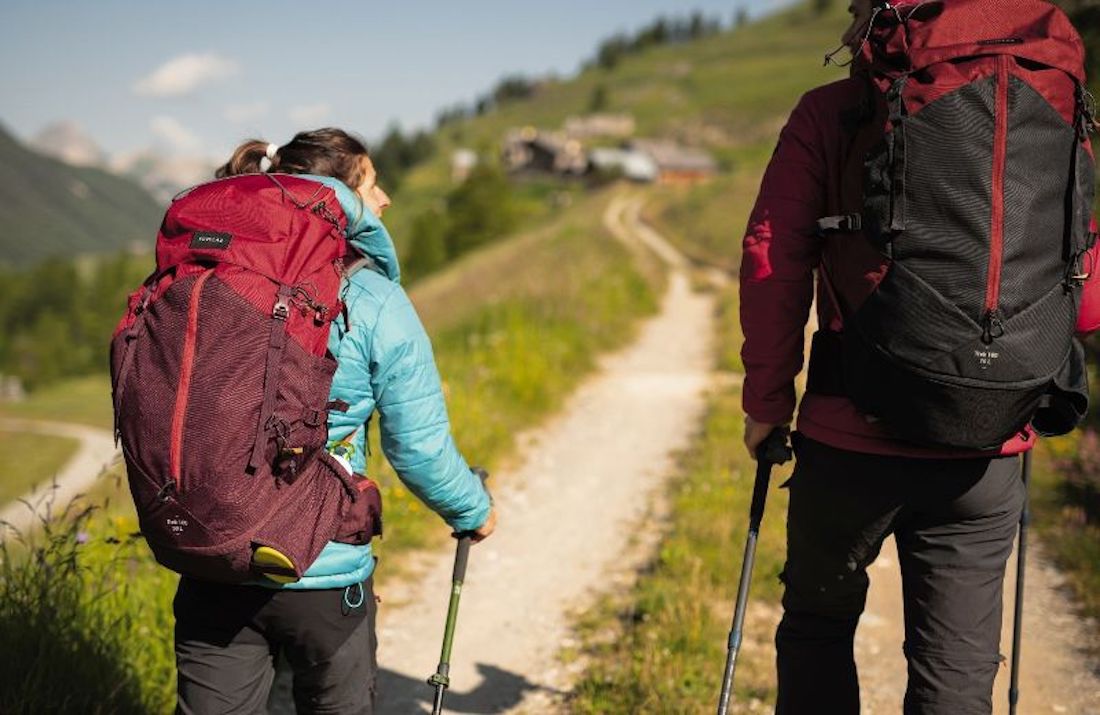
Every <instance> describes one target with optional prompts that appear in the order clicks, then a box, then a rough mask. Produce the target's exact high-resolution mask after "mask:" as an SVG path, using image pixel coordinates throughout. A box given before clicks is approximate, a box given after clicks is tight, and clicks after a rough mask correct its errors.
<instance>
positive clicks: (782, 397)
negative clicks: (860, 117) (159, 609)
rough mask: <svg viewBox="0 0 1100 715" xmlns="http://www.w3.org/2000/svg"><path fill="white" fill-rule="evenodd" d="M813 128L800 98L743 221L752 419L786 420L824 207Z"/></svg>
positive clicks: (745, 353) (747, 399) (747, 404)
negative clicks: (747, 219) (754, 200)
mask: <svg viewBox="0 0 1100 715" xmlns="http://www.w3.org/2000/svg"><path fill="white" fill-rule="evenodd" d="M820 131H821V129H820V127H819V126H818V122H816V121H815V119H814V116H813V112H812V110H811V107H810V102H809V101H808V100H807V99H806V98H805V97H804V98H803V99H802V101H801V102H800V103H799V105H798V106H797V107H796V108H795V110H794V112H793V113H792V114H791V117H790V120H789V121H788V123H787V126H786V127H785V128H784V129H783V132H782V133H781V134H780V139H779V145H778V146H777V147H776V150H775V153H774V154H773V156H772V159H771V162H770V163H769V164H768V168H767V171H766V172H765V174H764V179H763V182H762V184H761V187H760V194H759V196H758V198H757V201H756V206H755V208H754V209H753V212H752V214H751V216H750V219H749V225H748V230H747V231H746V234H745V238H744V243H743V250H742V257H741V307H740V310H741V328H742V332H743V334H744V340H745V342H744V344H743V345H742V349H741V357H742V362H743V364H744V366H745V384H744V390H743V398H742V399H743V403H744V408H745V412H746V413H747V414H748V415H749V416H751V417H752V418H753V419H755V420H757V421H759V422H764V423H768V424H785V423H788V422H790V421H791V419H792V418H793V415H794V409H795V387H794V379H795V377H796V376H797V375H798V373H799V372H800V371H801V370H802V364H803V348H804V345H803V344H804V338H803V334H804V330H805V325H806V319H807V317H808V316H809V311H810V306H811V305H812V303H813V294H814V276H813V271H814V268H815V267H816V266H817V264H818V262H819V260H820V251H821V246H820V239H819V238H818V237H817V230H816V226H817V220H818V219H820V218H822V216H824V213H825V207H826V198H825V197H826V194H825V186H824V181H825V178H824V175H825V171H826V168H825V167H826V164H825V157H824V154H823V153H822V150H821V146H820V144H821V143H820V140H819V136H820Z"/></svg>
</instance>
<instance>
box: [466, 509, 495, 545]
mask: <svg viewBox="0 0 1100 715" xmlns="http://www.w3.org/2000/svg"><path fill="white" fill-rule="evenodd" d="M496 528H497V508H496V507H495V506H494V507H493V508H492V509H490V510H489V517H488V518H487V519H486V520H485V523H484V524H482V525H481V526H479V527H477V528H476V529H474V533H473V536H472V537H471V538H473V541H474V543H475V544H476V543H478V542H481V541H485V539H488V538H489V536H490V534H492V533H493V532H494V531H495V530H496Z"/></svg>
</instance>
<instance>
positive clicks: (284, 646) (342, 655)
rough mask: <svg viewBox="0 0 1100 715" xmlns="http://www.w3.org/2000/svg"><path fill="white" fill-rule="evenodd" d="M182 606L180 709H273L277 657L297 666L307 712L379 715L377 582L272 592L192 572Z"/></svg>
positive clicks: (183, 582)
mask: <svg viewBox="0 0 1100 715" xmlns="http://www.w3.org/2000/svg"><path fill="white" fill-rule="evenodd" d="M173 608H174V611H175V615H176V669H177V673H178V689H177V692H178V697H179V699H178V704H177V708H176V712H177V713H179V714H180V715H213V714H215V713H242V714H251V713H266V712H267V707H268V694H269V692H270V691H271V685H272V682H273V680H274V677H275V668H274V663H275V659H276V657H281V658H283V659H285V660H286V661H287V662H288V663H289V665H290V667H291V668H292V669H293V671H294V685H293V693H294V704H295V707H296V708H297V711H298V713H340V714H341V715H344V714H349V715H372V714H373V713H374V691H375V678H376V674H377V663H376V660H375V652H376V650H377V643H378V642H377V638H376V636H375V631H374V626H375V614H376V611H377V604H376V603H375V599H374V591H373V588H372V581H371V580H370V579H368V580H367V581H366V582H364V583H363V584H362V585H361V586H360V585H356V586H352V587H350V588H348V589H332V590H318V591H273V590H270V589H265V588H261V587H258V586H231V585H226V584H216V583H208V582H203V581H196V580H194V579H188V578H183V579H180V585H179V588H178V590H177V591H176V598H175V601H174V602H173Z"/></svg>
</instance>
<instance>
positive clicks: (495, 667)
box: [379, 199, 714, 713]
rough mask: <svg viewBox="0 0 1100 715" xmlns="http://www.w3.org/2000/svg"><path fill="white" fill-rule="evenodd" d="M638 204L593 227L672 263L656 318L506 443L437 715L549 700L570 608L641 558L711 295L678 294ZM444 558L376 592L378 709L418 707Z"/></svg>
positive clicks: (695, 392)
mask: <svg viewBox="0 0 1100 715" xmlns="http://www.w3.org/2000/svg"><path fill="white" fill-rule="evenodd" d="M639 208H640V204H639V202H638V201H636V200H625V199H619V200H615V201H614V202H612V204H611V206H610V207H609V208H608V210H607V213H606V214H605V217H604V218H605V223H606V224H607V226H608V228H609V229H610V230H612V232H613V233H614V234H615V235H616V236H617V237H619V238H620V239H622V240H628V241H636V242H641V243H642V244H643V245H646V246H647V247H649V248H652V249H654V250H655V252H656V253H657V254H658V255H659V256H662V258H664V259H665V260H666V262H668V263H670V264H671V268H672V270H671V276H670V283H669V288H668V292H667V294H666V295H665V297H664V301H663V303H662V307H661V311H660V313H659V314H658V315H657V316H655V317H653V318H651V319H650V320H649V321H648V322H647V323H645V324H644V326H643V327H642V329H641V332H640V334H639V336H638V338H637V340H636V341H635V342H634V344H632V345H631V346H629V347H628V348H626V349H624V350H622V351H621V352H618V353H616V354H614V355H611V356H608V357H606V358H605V359H603V360H602V361H601V365H600V370H599V372H598V374H597V375H596V376H595V377H593V378H592V379H590V380H588V381H587V382H586V383H585V384H584V385H582V386H581V388H580V389H579V390H578V391H577V392H576V393H575V394H574V395H573V396H572V397H571V398H570V399H569V401H568V403H567V404H566V406H565V408H564V409H563V411H562V412H561V413H560V414H559V415H558V416H557V417H555V418H553V419H552V420H551V421H550V422H549V423H548V424H546V425H545V426H543V427H542V428H540V429H538V430H536V431H534V432H533V433H531V434H528V435H524V436H522V437H521V438H520V441H519V444H521V445H526V446H525V447H524V448H523V452H522V454H521V458H520V459H519V460H518V461H517V463H518V465H519V466H518V467H517V468H516V469H515V470H514V472H513V473H510V474H507V475H500V478H499V481H498V483H499V484H500V485H502V486H501V487H499V488H498V489H497V490H496V493H495V497H496V500H497V503H498V504H499V506H500V513H501V524H500V527H499V528H498V530H497V533H496V534H495V535H494V536H493V538H491V539H490V540H488V541H487V542H485V543H484V544H482V545H480V546H476V547H475V548H474V551H473V554H472V556H471V561H470V568H469V572H468V575H467V581H466V586H465V588H464V590H463V598H462V608H461V613H460V616H459V620H458V632H457V637H456V641H455V647H454V667H453V670H452V689H451V691H450V692H449V694H448V696H447V701H446V707H447V711H448V712H455V713H501V712H529V713H536V712H537V713H544V712H547V711H548V710H550V709H552V708H553V703H554V702H555V700H556V699H557V695H558V694H560V693H561V692H563V691H565V690H566V689H568V687H569V685H570V682H571V680H572V678H573V677H574V675H575V673H574V672H572V671H573V670H574V668H570V667H569V666H566V665H563V664H562V663H561V662H560V661H559V659H558V657H557V656H558V653H559V650H560V649H561V648H563V647H567V646H568V645H570V621H571V619H570V616H569V614H570V612H571V610H572V609H576V608H583V607H584V605H585V604H586V603H589V602H590V601H591V599H592V598H593V596H594V594H595V593H598V592H599V591H600V590H601V589H602V588H607V587H608V585H609V582H610V580H611V579H613V578H614V577H615V574H621V573H622V572H624V571H630V570H632V569H635V568H637V567H638V566H639V565H640V563H639V558H638V557H624V556H623V555H624V554H627V553H633V552H634V551H637V549H634V550H631V549H630V539H631V535H632V531H633V526H634V525H635V524H637V523H639V522H640V521H641V519H642V518H643V517H644V515H645V513H646V510H647V508H648V505H649V504H650V502H651V496H652V495H653V493H654V492H655V490H657V489H658V488H659V487H660V486H661V485H662V484H663V483H664V480H665V478H666V477H668V476H669V475H670V474H671V472H672V470H673V467H674V465H673V456H674V454H675V453H676V451H677V450H679V449H682V448H685V447H687V446H688V445H689V444H690V440H691V437H692V434H693V432H694V430H695V429H696V427H697V425H698V423H699V420H700V419H701V417H702V414H703V409H704V393H705V390H706V387H707V385H708V384H709V380H710V379H711V365H712V358H711V356H712V349H711V336H712V335H713V332H714V325H713V316H714V305H713V299H712V297H710V296H708V295H701V294H697V293H693V292H692V290H691V288H690V286H689V279H688V276H687V273H686V270H684V269H685V267H686V266H685V263H684V261H683V259H682V258H680V256H679V254H677V253H676V252H675V250H674V249H672V248H671V246H669V245H668V244H667V242H665V241H664V240H663V239H661V238H660V236H658V235H656V233H655V232H653V231H651V230H649V231H647V230H645V229H644V227H642V225H641V223H640V219H639V218H638V215H639ZM644 556H645V554H644V553H643V554H639V557H644ZM451 559H452V554H451V553H450V552H446V553H442V554H438V555H437V556H434V557H432V558H431V559H430V562H429V563H428V565H427V567H426V568H425V569H424V576H423V577H422V578H419V579H417V580H416V582H415V583H406V584H404V585H392V586H390V587H388V588H386V589H385V590H383V591H381V592H380V594H379V595H380V596H381V597H382V598H383V603H382V608H381V614H380V624H379V640H380V649H379V661H380V664H381V666H382V668H383V672H382V674H381V683H380V688H381V691H382V696H381V698H380V702H379V705H380V708H379V711H380V712H386V713H391V712H392V713H412V712H423V711H425V710H427V709H428V703H427V696H428V695H429V689H428V687H427V686H426V685H424V679H425V678H426V677H427V676H428V675H429V674H430V673H431V672H433V671H434V670H435V665H436V662H437V660H438V658H439V645H440V638H441V635H442V632H443V620H444V614H445V612H446V598H447V594H448V593H449V581H450V574H451Z"/></svg>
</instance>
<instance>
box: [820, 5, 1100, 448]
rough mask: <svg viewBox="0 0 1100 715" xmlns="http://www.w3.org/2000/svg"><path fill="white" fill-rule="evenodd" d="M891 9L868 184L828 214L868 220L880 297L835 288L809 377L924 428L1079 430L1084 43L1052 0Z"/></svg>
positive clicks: (848, 223)
mask: <svg viewBox="0 0 1100 715" xmlns="http://www.w3.org/2000/svg"><path fill="white" fill-rule="evenodd" d="M874 12H875V14H874V17H873V19H872V21H871V25H870V27H869V28H868V30H867V37H866V40H865V42H864V46H863V49H862V52H861V56H860V57H859V58H857V62H858V63H859V66H858V67H857V72H862V73H864V74H865V76H866V79H867V82H868V88H869V89H868V92H869V95H868V96H869V97H870V99H871V101H870V102H869V103H868V107H867V109H868V111H867V113H866V114H867V117H872V116H873V118H870V119H868V121H867V122H866V124H865V125H864V129H862V130H861V131H860V134H859V135H858V136H857V137H856V139H855V150H854V151H853V156H852V157H851V161H853V162H858V163H859V166H854V167H853V169H854V171H851V172H848V173H849V174H850V175H851V176H854V177H862V181H861V182H853V185H851V186H845V187H843V189H842V191H843V194H844V196H845V198H844V201H845V206H846V208H847V209H848V210H849V211H850V213H848V214H846V215H842V216H832V217H827V218H824V219H822V220H821V221H820V222H819V227H820V228H821V229H822V231H823V232H824V233H826V234H832V237H831V238H830V240H861V239H860V237H859V235H858V234H860V233H862V236H863V239H862V240H868V241H870V242H871V243H872V244H873V245H874V246H875V247H876V248H877V249H878V250H879V251H880V252H881V254H882V255H883V266H884V270H883V271H882V272H881V274H880V276H879V278H878V280H879V282H878V283H877V285H876V287H875V288H874V290H873V291H872V292H871V293H870V295H869V296H868V297H867V298H866V300H865V301H863V302H862V303H860V304H858V305H840V304H839V302H838V305H837V308H838V311H839V313H840V314H841V315H842V316H843V318H844V330H843V333H840V334H837V333H832V334H829V333H824V334H822V336H821V338H820V339H815V348H814V358H813V361H812V362H811V376H810V388H809V389H811V390H812V391H815V392H819V393H824V394H843V395H845V396H847V397H849V398H850V399H851V400H852V401H853V402H854V403H855V404H856V405H857V407H859V408H860V409H861V411H863V412H865V413H866V414H869V415H872V416H874V417H877V418H879V419H881V420H882V421H883V422H884V423H885V424H886V425H888V426H889V427H891V428H892V429H893V430H894V431H895V432H897V433H898V434H900V435H901V436H902V437H904V438H906V439H908V440H911V441H913V442H916V443H921V444H926V445H934V446H950V447H959V448H968V449H995V448H999V447H1000V445H1001V444H1003V443H1004V442H1005V441H1007V440H1009V439H1010V438H1012V437H1013V436H1015V435H1017V434H1019V433H1020V432H1021V431H1023V430H1024V429H1025V428H1026V427H1027V426H1028V424H1029V423H1031V424H1032V426H1033V427H1035V428H1036V429H1037V430H1038V431H1040V432H1041V433H1045V434H1055V433H1064V432H1068V431H1069V430H1071V429H1073V428H1074V427H1075V426H1077V424H1079V422H1080V420H1081V419H1082V418H1083V416H1084V412H1085V410H1086V409H1087V399H1088V390H1087V385H1086V384H1085V370H1084V362H1083V361H1084V356H1083V351H1082V350H1081V348H1080V346H1079V345H1078V344H1077V343H1076V341H1075V340H1074V337H1073V336H1074V328H1075V325H1076V320H1077V313H1078V310H1079V307H1080V298H1081V287H1082V284H1083V282H1084V281H1085V279H1087V277H1088V274H1089V272H1090V271H1091V270H1093V267H1092V266H1090V265H1085V259H1086V257H1087V252H1088V250H1089V248H1090V247H1091V246H1092V245H1093V243H1094V242H1095V241H1096V236H1095V235H1094V234H1093V233H1092V232H1091V231H1090V215H1091V208H1092V203H1093V194H1094V179H1095V166H1094V163H1093V154H1092V148H1091V144H1090V141H1089V132H1090V131H1091V129H1092V127H1093V107H1092V102H1091V97H1090V96H1089V94H1088V92H1087V91H1086V90H1085V72H1084V47H1083V45H1082V42H1081V40H1080V38H1079V36H1078V34H1077V32H1076V31H1075V30H1074V28H1073V27H1072V25H1071V24H1070V22H1069V20H1068V19H1067V18H1066V17H1065V15H1064V14H1063V13H1062V12H1061V11H1060V10H1058V9H1057V8H1056V7H1054V6H1053V5H1051V4H1049V3H1047V2H1044V1H1042V0H951V1H950V2H916V0H908V1H905V0H902V1H901V2H896V3H893V4H888V3H884V2H879V3H876V5H875V10H874ZM844 234H850V235H844ZM822 273H823V274H824V279H825V280H826V281H827V280H828V266H827V265H826V266H824V267H823V271H822ZM831 293H832V294H833V295H834V296H835V295H836V291H831ZM830 342H831V343H833V344H832V345H830V344H829V343H830ZM818 343H820V344H818Z"/></svg>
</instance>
